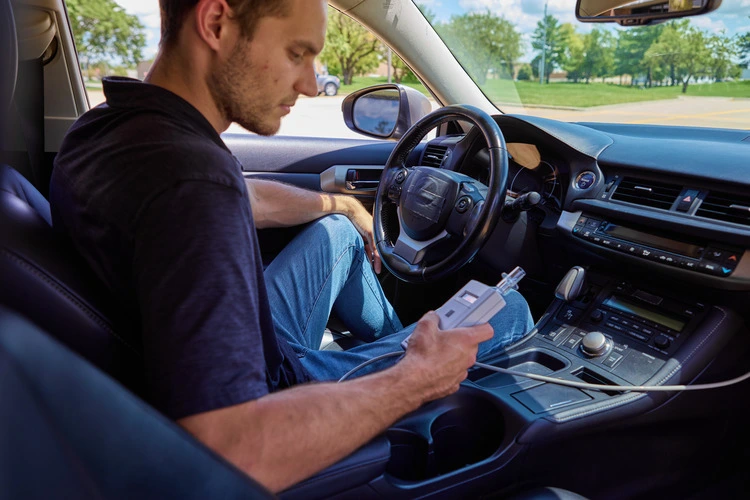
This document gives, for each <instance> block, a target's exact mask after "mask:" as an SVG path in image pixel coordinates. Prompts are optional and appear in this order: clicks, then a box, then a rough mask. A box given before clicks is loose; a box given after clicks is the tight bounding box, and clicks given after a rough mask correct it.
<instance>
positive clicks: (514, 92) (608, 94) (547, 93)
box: [339, 76, 750, 108]
mask: <svg viewBox="0 0 750 500" xmlns="http://www.w3.org/2000/svg"><path fill="white" fill-rule="evenodd" d="M381 83H387V78H386V77H369V76H361V77H355V78H354V80H353V82H352V84H351V85H342V86H341V88H340V89H339V93H340V94H342V95H346V94H349V93H351V92H354V91H355V90H359V89H361V88H364V87H369V86H371V85H379V84H381ZM405 85H408V86H410V87H413V88H415V89H417V90H419V91H420V92H422V93H423V94H425V95H426V96H428V97H429V96H430V93H429V92H428V91H427V89H426V88H425V87H424V86H423V85H422V84H421V83H412V82H405ZM481 87H482V90H483V91H484V93H485V94H487V97H489V98H490V100H492V101H494V102H496V103H501V104H519V103H521V104H524V105H532V106H533V105H545V106H566V107H580V108H588V107H591V106H602V105H606V104H622V103H627V102H639V101H658V100H662V99H675V98H677V97H678V96H681V95H683V94H682V86H681V85H676V86H674V87H652V88H638V87H631V86H628V85H622V86H621V85H615V84H610V83H589V84H588V85H587V84H585V83H550V84H548V85H539V82H514V81H511V80H502V79H496V80H487V82H486V83H485V84H484V85H482V86H481ZM684 95H687V96H702V97H746V98H750V81H744V82H721V83H711V84H708V83H704V84H700V85H696V84H690V85H689V86H688V89H687V94H684Z"/></svg>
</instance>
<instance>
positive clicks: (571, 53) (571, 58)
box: [537, 23, 586, 83]
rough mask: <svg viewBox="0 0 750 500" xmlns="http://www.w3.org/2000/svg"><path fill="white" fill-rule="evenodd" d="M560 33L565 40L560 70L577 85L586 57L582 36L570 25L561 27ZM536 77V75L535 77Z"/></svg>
mask: <svg viewBox="0 0 750 500" xmlns="http://www.w3.org/2000/svg"><path fill="white" fill-rule="evenodd" d="M562 31H563V32H564V35H565V40H567V43H566V46H565V54H564V57H563V61H562V69H563V70H565V71H567V72H568V79H569V80H573V81H574V82H576V83H578V80H580V79H581V77H582V75H583V61H584V59H585V57H586V51H585V47H584V42H585V37H584V35H582V34H580V33H577V32H576V29H575V27H574V26H573V25H572V24H570V23H565V24H563V25H562ZM537 76H538V75H537Z"/></svg>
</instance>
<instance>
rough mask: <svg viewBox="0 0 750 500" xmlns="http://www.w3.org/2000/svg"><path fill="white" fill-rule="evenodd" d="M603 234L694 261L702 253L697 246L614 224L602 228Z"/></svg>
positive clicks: (701, 249) (701, 248) (700, 248)
mask: <svg viewBox="0 0 750 500" xmlns="http://www.w3.org/2000/svg"><path fill="white" fill-rule="evenodd" d="M604 232H605V233H606V234H608V235H609V236H613V237H615V238H620V239H623V240H626V241H631V242H633V243H641V244H643V245H648V246H650V247H654V248H658V249H660V250H666V251H668V252H673V253H676V254H679V255H684V256H686V257H692V258H694V259H698V258H700V256H701V253H702V252H703V247H700V246H698V245H692V244H690V243H683V242H682V241H676V240H670V239H669V238H663V237H661V236H655V235H653V234H648V233H642V232H640V231H635V230H633V229H628V228H627V227H622V226H618V225H616V224H608V225H607V227H606V228H604Z"/></svg>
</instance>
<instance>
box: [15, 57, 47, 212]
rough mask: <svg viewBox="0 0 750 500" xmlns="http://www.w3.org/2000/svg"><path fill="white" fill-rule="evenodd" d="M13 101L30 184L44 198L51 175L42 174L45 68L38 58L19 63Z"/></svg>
mask: <svg viewBox="0 0 750 500" xmlns="http://www.w3.org/2000/svg"><path fill="white" fill-rule="evenodd" d="M13 101H14V105H15V108H16V112H17V116H18V119H19V122H20V128H21V134H22V135H23V140H24V142H25V143H26V153H27V155H28V157H29V170H30V171H31V177H32V178H31V179H30V180H31V182H32V183H33V184H34V186H35V187H36V188H37V189H38V190H39V191H40V192H41V193H42V194H43V195H44V197H45V198H47V197H48V196H49V174H50V173H51V172H50V173H46V172H44V65H43V64H42V58H41V57H39V58H38V59H31V60H27V61H19V62H18V84H17V85H16V92H15V98H14V99H13Z"/></svg>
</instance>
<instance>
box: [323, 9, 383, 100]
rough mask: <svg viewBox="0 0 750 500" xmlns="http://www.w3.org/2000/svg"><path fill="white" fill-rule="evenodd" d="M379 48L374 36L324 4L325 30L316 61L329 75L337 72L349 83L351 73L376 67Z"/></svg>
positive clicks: (362, 71) (358, 72)
mask: <svg viewBox="0 0 750 500" xmlns="http://www.w3.org/2000/svg"><path fill="white" fill-rule="evenodd" d="M382 50H383V47H382V44H381V43H380V41H379V40H378V39H377V38H376V37H375V35H373V34H372V33H370V32H369V31H368V30H367V29H366V28H364V27H363V26H362V25H361V24H359V23H358V22H357V21H355V20H354V19H352V18H350V17H349V16H346V15H344V14H342V13H341V12H339V11H337V10H336V9H333V8H331V7H328V30H327V31H326V43H325V47H324V48H323V51H322V52H321V53H320V61H321V62H322V63H323V64H325V65H326V66H327V67H328V72H329V73H330V74H339V75H341V76H342V80H343V81H344V85H351V83H352V78H353V77H354V75H360V74H363V73H366V72H368V71H372V70H373V69H375V68H377V67H378V64H380V57H381V56H380V54H381V52H382Z"/></svg>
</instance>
